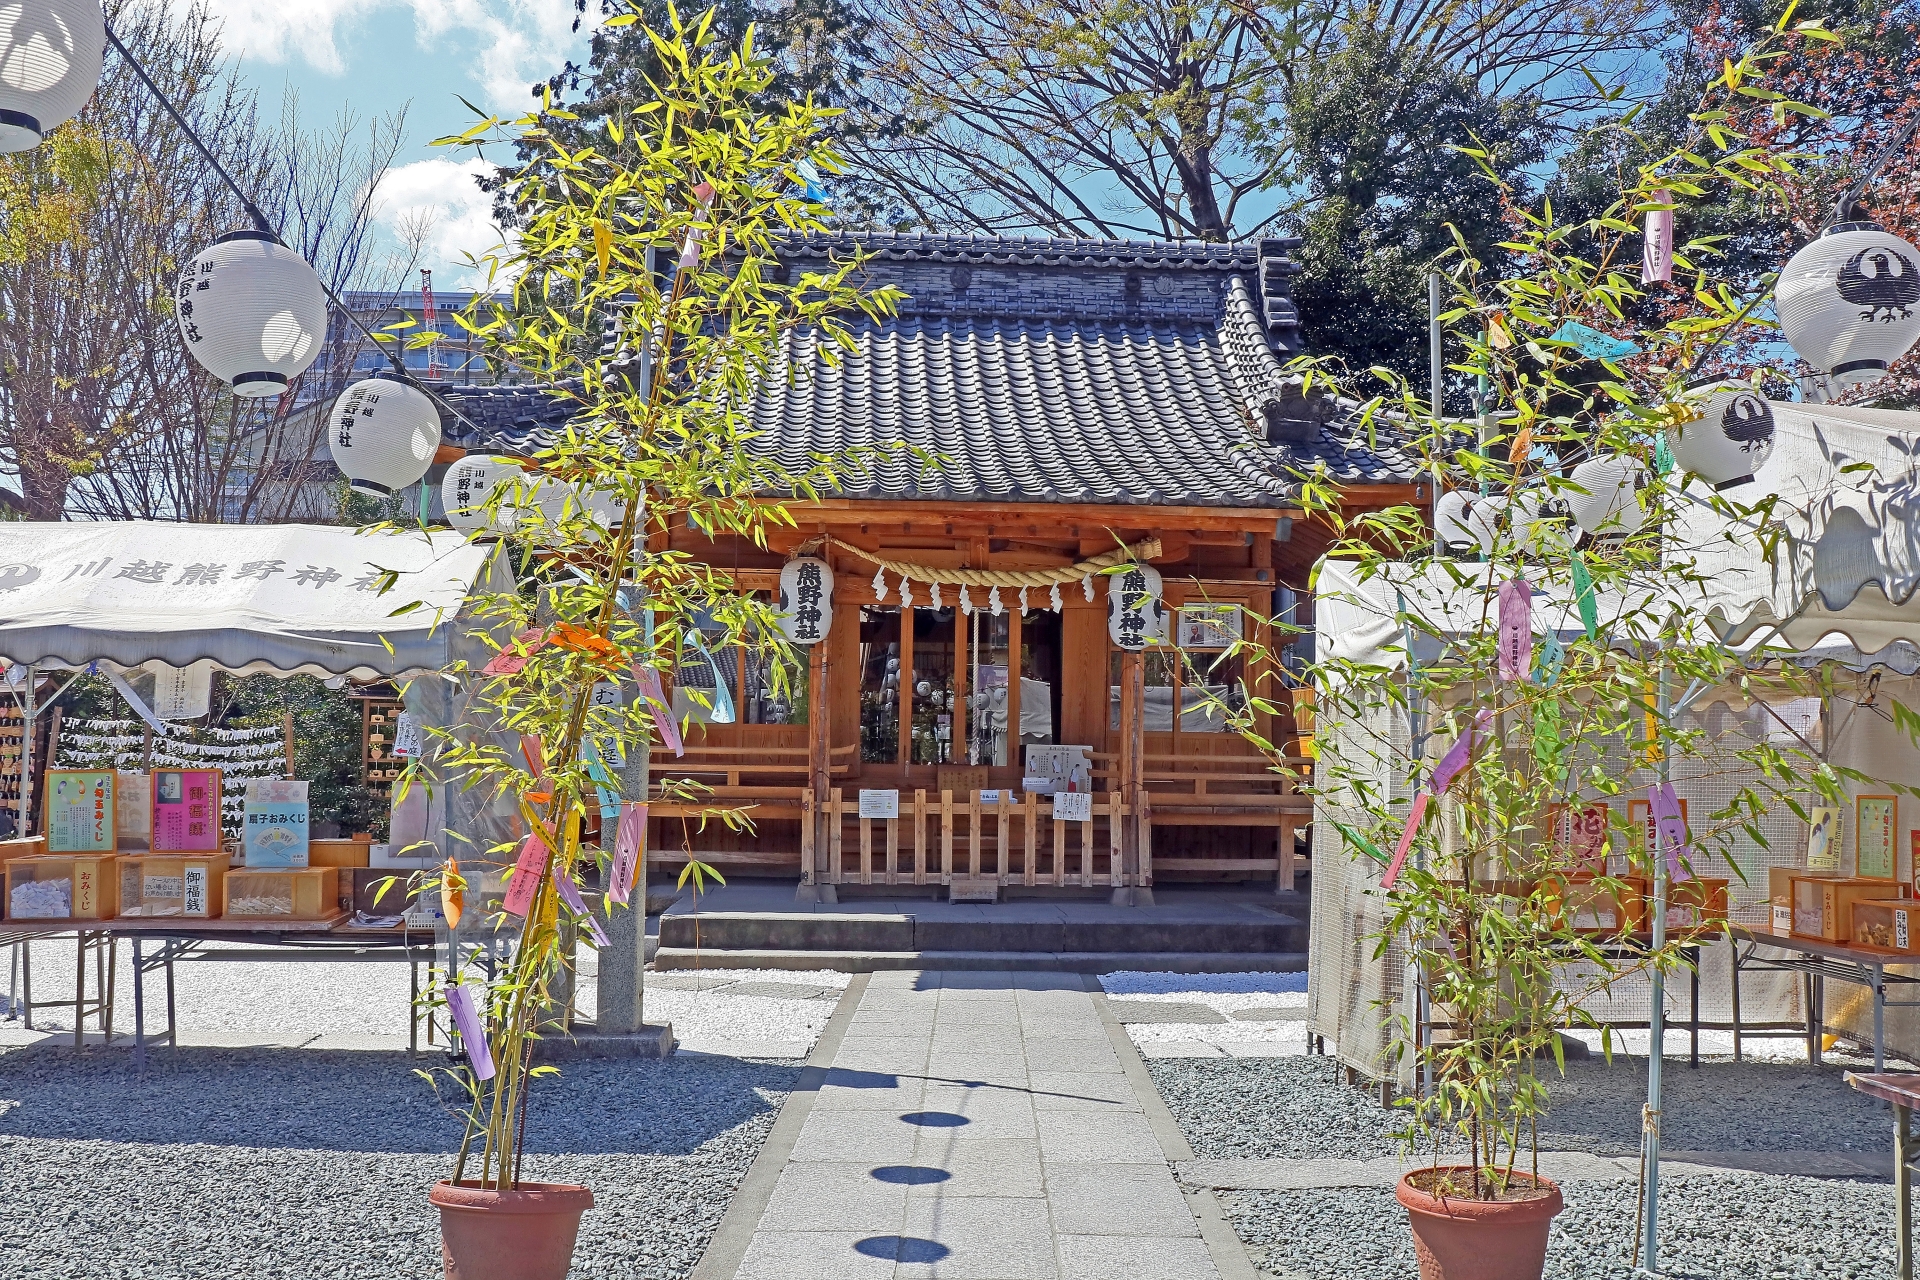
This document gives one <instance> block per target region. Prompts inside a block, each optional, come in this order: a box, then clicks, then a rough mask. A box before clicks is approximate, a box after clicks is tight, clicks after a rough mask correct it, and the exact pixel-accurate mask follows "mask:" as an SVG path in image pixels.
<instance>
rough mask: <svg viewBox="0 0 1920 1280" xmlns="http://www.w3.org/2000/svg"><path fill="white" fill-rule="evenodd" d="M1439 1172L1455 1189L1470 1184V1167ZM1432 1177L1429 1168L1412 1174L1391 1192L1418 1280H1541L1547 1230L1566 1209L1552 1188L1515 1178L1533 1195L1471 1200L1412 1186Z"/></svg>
mask: <svg viewBox="0 0 1920 1280" xmlns="http://www.w3.org/2000/svg"><path fill="white" fill-rule="evenodd" d="M1440 1172H1441V1174H1443V1175H1451V1176H1452V1181H1453V1185H1455V1186H1468V1187H1470V1186H1472V1185H1473V1170H1472V1168H1471V1167H1469V1166H1466V1165H1442V1166H1441V1168H1440ZM1432 1175H1433V1170H1432V1169H1415V1170H1413V1171H1412V1172H1411V1173H1409V1174H1407V1175H1406V1176H1405V1177H1403V1178H1401V1179H1400V1185H1399V1186H1398V1187H1396V1188H1394V1193H1393V1194H1394V1198H1395V1199H1397V1200H1398V1201H1399V1202H1400V1203H1401V1204H1403V1205H1405V1206H1406V1209H1407V1217H1408V1218H1409V1219H1410V1220H1411V1221H1412V1224H1413V1251H1414V1255H1415V1256H1416V1257H1418V1258H1419V1259H1420V1280H1540V1273H1541V1272H1542V1271H1544V1270H1545V1269H1546V1265H1547V1229H1548V1227H1549V1226H1551V1225H1552V1223H1553V1217H1554V1215H1555V1214H1557V1213H1559V1212H1560V1210H1562V1209H1564V1208H1565V1207H1566V1201H1565V1200H1564V1199H1562V1198H1561V1195H1560V1188H1559V1187H1558V1186H1557V1185H1556V1184H1554V1183H1553V1182H1550V1181H1548V1180H1547V1179H1546V1178H1541V1179H1540V1180H1539V1181H1538V1183H1537V1184H1536V1183H1535V1181H1534V1179H1533V1178H1532V1177H1530V1176H1529V1175H1527V1174H1523V1173H1516V1174H1514V1175H1513V1185H1514V1187H1515V1188H1516V1189H1520V1188H1522V1187H1524V1188H1525V1189H1526V1190H1528V1191H1534V1192H1537V1194H1533V1195H1530V1196H1529V1197H1528V1198H1526V1199H1519V1200H1471V1199H1462V1198H1460V1197H1459V1196H1437V1195H1433V1194H1432V1193H1430V1192H1427V1191H1423V1190H1421V1189H1420V1188H1419V1187H1417V1186H1415V1185H1414V1180H1415V1179H1416V1178H1418V1179H1420V1180H1421V1181H1424V1182H1429V1183H1430V1182H1431V1178H1432Z"/></svg>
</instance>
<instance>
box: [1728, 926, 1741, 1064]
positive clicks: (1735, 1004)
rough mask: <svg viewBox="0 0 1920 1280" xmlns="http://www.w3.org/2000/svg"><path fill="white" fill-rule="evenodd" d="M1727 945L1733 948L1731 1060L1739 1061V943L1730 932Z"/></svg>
mask: <svg viewBox="0 0 1920 1280" xmlns="http://www.w3.org/2000/svg"><path fill="white" fill-rule="evenodd" d="M1727 945H1728V946H1729V947H1731V948H1732V949H1733V1060H1734V1061H1735V1062H1738V1061H1740V943H1739V942H1738V941H1736V940H1735V938H1734V936H1733V934H1732V933H1728V934H1727Z"/></svg>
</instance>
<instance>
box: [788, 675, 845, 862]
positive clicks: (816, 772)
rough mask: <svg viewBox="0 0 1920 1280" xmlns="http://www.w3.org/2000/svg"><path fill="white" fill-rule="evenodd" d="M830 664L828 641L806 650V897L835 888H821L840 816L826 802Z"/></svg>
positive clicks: (830, 762)
mask: <svg viewBox="0 0 1920 1280" xmlns="http://www.w3.org/2000/svg"><path fill="white" fill-rule="evenodd" d="M831 665H832V664H831V663H829V662H828V660H827V644H826V641H824V640H823V641H821V642H819V643H818V644H815V645H813V646H812V647H811V648H809V649H808V650H807V767H808V785H809V787H810V788H811V789H812V791H813V815H812V820H813V861H812V863H811V864H810V865H808V866H805V867H802V868H801V875H800V893H799V896H800V897H801V898H802V899H804V900H813V899H816V898H818V897H819V896H820V895H821V894H822V893H823V892H824V893H832V892H833V890H832V889H831V888H827V889H824V890H823V888H822V886H823V885H827V884H828V880H827V877H826V876H825V875H824V874H823V873H824V871H825V867H826V860H827V858H828V856H829V855H830V854H831V852H832V850H833V840H832V838H831V836H830V834H829V829H828V827H827V823H828V822H830V821H836V822H837V821H838V820H839V819H838V816H837V815H835V814H833V812H832V808H831V806H829V805H828V803H827V788H828V787H829V786H831V785H832V778H833V772H832V767H833V750H832V748H833V710H832V708H833V704H832V702H831V700H830V699H829V697H828V693H827V676H828V671H829V669H830V667H831ZM856 741H857V739H856Z"/></svg>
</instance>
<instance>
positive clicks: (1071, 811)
mask: <svg viewBox="0 0 1920 1280" xmlns="http://www.w3.org/2000/svg"><path fill="white" fill-rule="evenodd" d="M1053 818H1054V821H1055V822H1092V821H1093V792H1091V791H1061V792H1057V793H1055V795H1054V797H1053Z"/></svg>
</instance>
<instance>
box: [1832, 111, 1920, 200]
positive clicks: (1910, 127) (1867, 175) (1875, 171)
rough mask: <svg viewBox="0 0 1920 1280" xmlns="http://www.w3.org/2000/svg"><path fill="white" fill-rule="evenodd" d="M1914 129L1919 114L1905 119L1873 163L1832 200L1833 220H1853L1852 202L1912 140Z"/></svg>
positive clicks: (1915, 128)
mask: <svg viewBox="0 0 1920 1280" xmlns="http://www.w3.org/2000/svg"><path fill="white" fill-rule="evenodd" d="M1916 130H1920V116H1915V117H1914V118H1913V119H1911V120H1909V121H1907V127H1906V128H1904V129H1902V130H1900V132H1899V133H1896V134H1895V135H1894V136H1893V138H1892V140H1891V141H1889V142H1888V143H1887V145H1886V146H1884V147H1882V148H1880V154H1879V155H1877V156H1875V157H1874V158H1873V163H1872V164H1869V165H1868V166H1867V167H1866V168H1865V169H1863V170H1862V171H1861V173H1860V176H1859V177H1858V178H1856V179H1854V183H1853V185H1852V186H1850V187H1848V188H1847V189H1846V190H1845V191H1842V192H1841V193H1840V198H1839V199H1838V200H1835V201H1834V202H1833V220H1834V222H1836V223H1841V222H1853V221H1855V218H1854V216H1853V215H1854V204H1855V203H1856V202H1857V201H1858V200H1859V199H1860V197H1861V196H1863V195H1865V194H1866V190H1867V184H1868V183H1869V182H1872V181H1873V180H1874V179H1875V178H1877V177H1879V176H1880V170H1881V169H1883V168H1885V167H1886V163H1887V161H1889V160H1891V159H1893V157H1894V156H1895V155H1896V154H1898V153H1899V152H1901V151H1904V150H1906V147H1907V144H1908V143H1909V142H1912V141H1913V135H1914V132H1915V131H1916Z"/></svg>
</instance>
